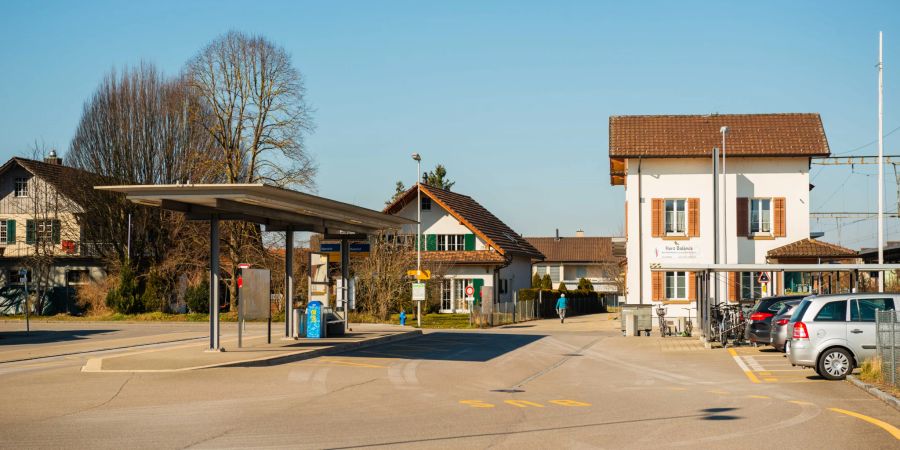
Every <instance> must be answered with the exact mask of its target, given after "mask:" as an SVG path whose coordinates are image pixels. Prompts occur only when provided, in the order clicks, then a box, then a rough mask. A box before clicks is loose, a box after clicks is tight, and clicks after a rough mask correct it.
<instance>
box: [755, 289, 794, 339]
mask: <svg viewBox="0 0 900 450" xmlns="http://www.w3.org/2000/svg"><path fill="white" fill-rule="evenodd" d="M803 297H804V296H802V295H783V296H780V297H765V298H761V299H759V300H757V302H756V304H755V305H753V309H752V310H750V317H749V318H748V320H747V328H746V336H745V337H746V338H747V340H748V341H750V343H752V344H755V345H769V344H771V343H772V334H771V332H772V318H773V317H775V313H776V312H778V310H780V309H781V306H782V305H784V302H786V301H790V300H802V299H803Z"/></svg>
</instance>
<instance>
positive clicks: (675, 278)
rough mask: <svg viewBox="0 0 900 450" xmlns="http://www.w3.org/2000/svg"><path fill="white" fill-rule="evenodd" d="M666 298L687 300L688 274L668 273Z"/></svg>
mask: <svg viewBox="0 0 900 450" xmlns="http://www.w3.org/2000/svg"><path fill="white" fill-rule="evenodd" d="M666 298H668V299H676V300H678V299H681V300H684V299H687V272H666Z"/></svg>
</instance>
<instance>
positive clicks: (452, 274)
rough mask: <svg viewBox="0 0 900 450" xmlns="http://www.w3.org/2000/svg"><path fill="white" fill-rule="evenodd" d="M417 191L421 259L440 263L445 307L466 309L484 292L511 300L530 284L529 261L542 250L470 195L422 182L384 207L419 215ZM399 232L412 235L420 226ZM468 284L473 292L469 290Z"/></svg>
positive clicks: (447, 310)
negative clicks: (467, 293)
mask: <svg viewBox="0 0 900 450" xmlns="http://www.w3.org/2000/svg"><path fill="white" fill-rule="evenodd" d="M419 191H421V194H422V195H421V207H422V235H423V236H424V238H423V239H422V241H421V244H420V245H422V250H423V251H422V261H423V263H428V265H429V267H438V268H439V271H440V282H441V288H440V311H441V312H445V313H467V312H469V309H470V307H471V301H472V300H476V301H477V300H482V297H483V296H484V295H490V296H492V297H493V298H494V299H495V301H499V302H505V301H512V300H513V299H514V292H516V291H517V290H519V289H522V288H528V287H530V286H531V263H532V261H533V260H541V259H543V255H542V254H541V252H539V251H538V250H537V249H535V248H534V247H533V246H532V245H531V244H530V243H529V242H528V241H527V240H525V239H524V238H523V237H522V236H521V235H520V234H518V233H516V232H515V231H513V230H512V229H511V228H510V227H509V226H507V225H506V224H505V223H503V221H501V220H500V219H499V218H497V216H495V215H494V214H492V213H491V212H490V211H488V210H487V209H486V208H485V207H483V206H482V205H481V204H480V203H478V202H477V201H475V200H474V199H473V198H472V197H469V196H468V195H463V194H459V193H456V192H451V191H448V190H445V189H440V188H436V187H433V186H428V185H425V184H421V183H418V184H417V185H416V186H413V187H412V188H410V189H409V190H407V191H406V192H404V193H403V194H402V195H400V196H399V197H398V198H397V199H396V200H394V202H393V203H391V204H390V205H388V206H387V207H386V208H385V210H384V212H386V213H388V214H393V215H397V216H401V217H404V218H407V219H411V220H416V215H417V207H416V206H417V204H416V198H417V197H418V196H417V194H418V192H419ZM400 232H401V233H402V234H405V235H408V236H410V237H413V239H414V236H415V235H416V225H405V226H404V227H403V229H402V230H401V231H400ZM411 269H415V267H411ZM469 286H471V287H472V288H473V291H474V295H473V297H468V296H467V295H466V288H467V287H469ZM486 292H490V294H485V293H486Z"/></svg>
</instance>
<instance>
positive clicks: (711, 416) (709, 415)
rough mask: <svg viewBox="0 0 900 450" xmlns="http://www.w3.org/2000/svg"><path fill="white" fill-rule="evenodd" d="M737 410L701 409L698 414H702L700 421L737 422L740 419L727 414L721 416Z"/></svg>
mask: <svg viewBox="0 0 900 450" xmlns="http://www.w3.org/2000/svg"><path fill="white" fill-rule="evenodd" d="M736 410H737V408H706V409H701V410H700V412H702V413H704V415H703V416H702V417H700V420H738V419H740V418H741V417H739V416H732V415H729V414H721V413H726V412H731V411H736Z"/></svg>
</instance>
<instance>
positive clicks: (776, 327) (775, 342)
mask: <svg viewBox="0 0 900 450" xmlns="http://www.w3.org/2000/svg"><path fill="white" fill-rule="evenodd" d="M799 304H800V300H788V301H786V302H784V304H783V305H782V306H781V309H779V310H778V312H777V313H775V317H773V318H772V331H771V333H770V334H771V336H772V347H775V350H778V351H779V352H783V351H784V346H785V343H786V342H787V341H788V340H790V338H791V336H790V334H791V333H793V331H794V330H788V324H789V323H790V321H791V314H792V313H793V312H794V308H796V307H797V305H799Z"/></svg>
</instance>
